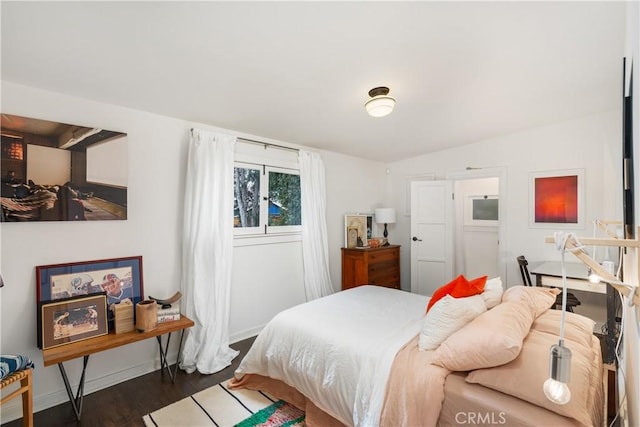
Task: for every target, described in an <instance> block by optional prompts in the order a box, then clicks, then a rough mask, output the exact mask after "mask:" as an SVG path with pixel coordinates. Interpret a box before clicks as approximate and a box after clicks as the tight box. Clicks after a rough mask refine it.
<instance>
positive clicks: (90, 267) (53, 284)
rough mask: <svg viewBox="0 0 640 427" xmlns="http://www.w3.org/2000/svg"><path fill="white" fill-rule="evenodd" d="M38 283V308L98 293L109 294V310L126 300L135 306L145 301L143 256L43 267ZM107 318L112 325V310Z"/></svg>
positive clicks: (37, 278)
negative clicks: (110, 307) (42, 303)
mask: <svg viewBox="0 0 640 427" xmlns="http://www.w3.org/2000/svg"><path fill="white" fill-rule="evenodd" d="M36 282H37V283H36V286H37V289H36V290H37V292H36V298H37V299H36V304H38V305H39V304H40V303H41V302H44V301H57V300H61V299H65V298H71V297H78V296H83V295H90V294H95V293H98V292H105V294H106V304H107V308H108V307H109V306H111V304H114V303H119V302H120V301H121V300H123V299H126V298H128V299H130V300H131V302H132V303H133V305H134V306H135V304H137V303H139V302H140V301H142V300H143V299H144V287H143V279H142V257H141V256H133V257H127V258H111V259H102V260H95V261H81V262H74V263H65V264H52V265H40V266H37V267H36ZM134 316H135V310H134ZM107 318H108V320H109V323H110V325H112V324H113V312H112V311H111V310H107ZM134 320H135V319H134Z"/></svg>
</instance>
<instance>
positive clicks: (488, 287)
mask: <svg viewBox="0 0 640 427" xmlns="http://www.w3.org/2000/svg"><path fill="white" fill-rule="evenodd" d="M503 293H504V289H503V288H502V279H500V278H499V277H494V278H493V279H489V280H487V283H486V284H485V286H484V291H482V293H481V294H480V295H482V298H483V299H484V303H485V304H486V305H487V310H488V309H490V308H493V307H495V306H496V305H498V304H500V301H502V294H503Z"/></svg>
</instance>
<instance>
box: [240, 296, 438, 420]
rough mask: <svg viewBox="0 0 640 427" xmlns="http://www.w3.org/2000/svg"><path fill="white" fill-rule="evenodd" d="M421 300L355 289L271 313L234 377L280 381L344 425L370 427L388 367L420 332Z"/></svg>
mask: <svg viewBox="0 0 640 427" xmlns="http://www.w3.org/2000/svg"><path fill="white" fill-rule="evenodd" d="M427 301H428V297H424V296H421V295H416V294H411V293H408V292H402V291H397V290H392V289H386V288H382V287H378V286H360V287H357V288H353V289H350V290H347V291H342V292H338V293H335V294H333V295H330V296H328V297H324V298H320V299H317V300H314V301H310V302H308V303H305V304H301V305H299V306H296V307H293V308H290V309H288V310H285V311H283V312H281V313H279V314H278V315H277V316H276V317H274V318H273V320H271V322H269V323H268V324H267V326H266V327H265V328H264V329H263V330H262V332H261V333H260V334H259V335H258V337H257V338H256V340H255V342H254V344H253V346H252V347H251V349H250V350H249V352H248V353H247V355H246V357H245V358H244V359H243V360H242V362H241V363H240V366H239V367H238V369H237V370H236V373H235V376H236V378H238V379H240V378H241V377H242V375H243V374H248V373H252V374H260V375H264V376H268V377H271V378H274V379H278V380H281V381H283V382H285V383H287V384H288V385H290V386H293V387H295V388H296V389H298V390H299V391H300V392H301V393H303V394H304V395H305V396H307V397H308V398H310V399H311V400H312V401H313V402H314V403H315V404H316V405H317V406H318V407H319V408H320V409H322V410H324V411H325V412H327V413H329V414H331V415H332V416H334V417H335V418H337V419H338V420H340V421H341V422H343V423H344V424H346V425H355V426H371V425H377V424H378V422H379V419H380V412H381V410H382V404H383V400H384V394H385V387H386V383H387V378H388V377H389V372H390V370H391V365H392V363H393V360H394V357H395V355H396V353H397V352H398V350H399V349H400V348H401V347H402V346H403V345H404V344H405V343H407V342H408V341H409V340H410V339H412V338H413V337H414V336H415V335H416V334H418V333H419V332H420V327H421V324H422V319H423V317H424V313H425V308H426V305H427Z"/></svg>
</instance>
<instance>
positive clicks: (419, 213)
mask: <svg viewBox="0 0 640 427" xmlns="http://www.w3.org/2000/svg"><path fill="white" fill-rule="evenodd" d="M453 220H454V218H453V184H452V182H451V181H418V182H412V183H411V292H414V293H418V294H421V295H432V294H433V292H434V291H435V290H436V289H438V288H439V287H440V286H442V285H443V284H445V283H447V282H449V281H451V279H453V264H454V251H453V244H454V243H453Z"/></svg>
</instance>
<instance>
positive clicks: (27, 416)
mask: <svg viewBox="0 0 640 427" xmlns="http://www.w3.org/2000/svg"><path fill="white" fill-rule="evenodd" d="M32 373H33V369H30V368H29V369H23V370H21V371H16V372H13V373H11V374H9V375H7V376H6V377H5V378H4V379H3V380H2V382H0V390H1V389H4V388H5V387H7V386H9V385H11V384H13V383H16V382H18V381H19V382H20V387H19V388H18V389H17V390H15V391H13V392H11V393H9V394H8V395H6V396H4V397H3V398H2V400H0V405H4V404H5V402H7V401H9V400H11V399H13V398H14V397H18V396H20V395H22V425H23V426H25V427H33V387H32Z"/></svg>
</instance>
